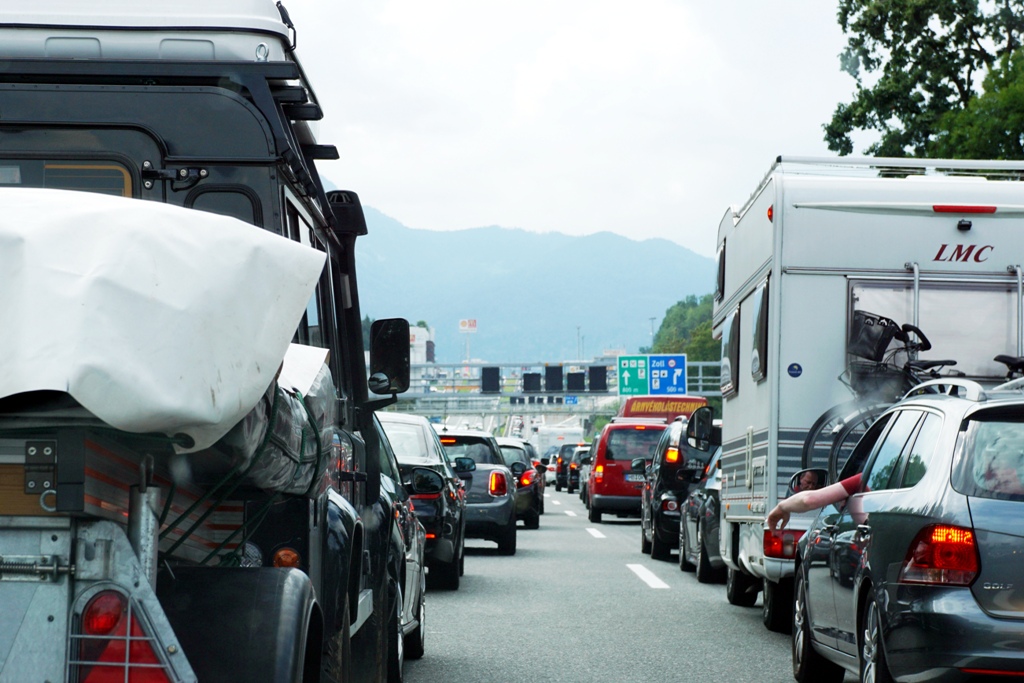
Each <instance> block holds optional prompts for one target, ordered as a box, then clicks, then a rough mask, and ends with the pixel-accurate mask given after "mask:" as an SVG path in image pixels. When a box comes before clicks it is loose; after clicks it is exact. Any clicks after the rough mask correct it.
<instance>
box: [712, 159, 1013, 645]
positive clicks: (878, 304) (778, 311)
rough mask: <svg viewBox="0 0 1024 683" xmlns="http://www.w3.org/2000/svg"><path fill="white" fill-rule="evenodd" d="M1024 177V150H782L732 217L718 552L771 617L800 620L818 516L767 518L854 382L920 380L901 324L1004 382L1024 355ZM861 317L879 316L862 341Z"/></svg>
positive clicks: (930, 352)
mask: <svg viewBox="0 0 1024 683" xmlns="http://www.w3.org/2000/svg"><path fill="white" fill-rule="evenodd" d="M1022 178H1024V163H1019V162H1013V163H1010V162H997V161H978V162H971V161H946V160H920V159H914V160H910V159H880V158H879V159H862V160H853V159H803V158H783V157H780V158H779V159H778V160H777V161H776V163H775V164H774V165H773V166H772V168H771V170H770V171H769V173H768V174H767V176H766V177H765V178H764V180H763V181H762V182H761V184H760V185H759V186H758V188H757V190H756V191H755V192H754V194H753V195H752V196H751V198H750V199H749V200H748V201H747V203H746V204H745V205H744V206H743V207H742V208H741V209H739V210H730V211H729V212H727V213H726V215H725V217H724V218H723V220H722V222H721V225H720V226H719V230H718V278H717V287H716V292H715V309H714V330H715V335H716V337H718V336H720V337H721V339H722V382H721V386H722V393H723V409H722V410H723V415H722V418H723V433H722V443H723V453H722V458H721V464H722V470H723V475H724V476H723V479H722V491H721V501H722V507H721V510H722V513H721V514H722V518H721V522H722V528H721V551H722V555H723V557H724V558H725V559H726V563H727V564H728V567H729V573H728V575H729V579H728V583H727V589H726V591H727V595H728V598H729V601H730V602H732V603H733V604H741V605H742V604H745V605H753V604H754V602H755V600H756V596H757V592H758V591H760V590H764V600H763V602H764V619H765V625H766V626H768V627H769V628H772V629H775V630H788V629H789V628H790V625H791V615H792V581H791V577H792V575H793V564H794V560H793V557H794V553H795V544H796V540H798V538H799V536H800V534H801V533H802V531H801V530H802V529H805V528H806V524H807V521H808V520H807V519H806V517H805V518H804V519H801V517H800V516H794V518H793V519H792V520H791V522H790V525H789V528H788V529H787V530H786V532H785V534H784V535H780V534H778V533H777V532H776V533H775V534H771V533H769V532H767V531H765V527H764V520H765V517H766V515H767V513H768V512H769V511H770V510H771V509H772V507H773V506H774V505H775V504H776V503H777V502H778V500H779V498H780V496H784V495H785V492H786V491H787V487H788V485H789V482H790V479H791V477H792V475H793V474H794V473H795V472H797V471H798V470H800V469H802V468H804V467H810V466H823V465H825V464H826V463H824V462H821V461H820V460H816V459H817V458H818V457H819V456H818V455H816V454H815V453H814V452H813V449H811V450H808V449H806V448H805V442H807V441H808V433H809V431H810V430H811V427H812V425H815V423H816V421H817V420H818V418H819V417H821V416H822V415H823V414H825V413H826V411H827V410H828V408H829V407H830V406H835V405H837V404H842V403H844V402H849V401H850V400H851V399H853V393H852V392H851V387H852V388H853V389H861V388H862V386H858V382H857V379H858V377H859V378H860V379H863V378H864V377H865V376H869V377H874V378H875V379H880V378H881V379H883V380H886V381H888V380H892V379H893V378H895V379H896V380H897V383H896V387H897V389H899V388H900V386H901V385H900V382H901V381H902V380H906V379H908V378H909V379H914V378H915V377H916V376H917V375H914V374H913V373H908V372H907V371H906V369H905V367H909V366H905V365H904V362H905V361H906V360H907V359H906V358H905V357H902V358H901V357H899V356H896V357H894V353H895V352H894V350H893V348H892V347H889V346H887V345H888V344H889V340H890V339H892V338H893V334H894V333H895V336H896V337H902V338H904V339H912V340H915V341H918V340H919V338H916V337H914V336H911V335H907V334H905V332H904V330H905V329H909V330H916V329H919V330H921V331H923V332H924V333H925V334H927V339H928V340H930V342H931V347H930V349H929V348H928V344H927V342H925V343H915V344H914V345H913V346H912V347H911V346H910V345H909V344H905V346H904V348H911V349H912V351H911V353H910V356H911V357H912V358H915V357H916V360H918V361H929V359H930V360H931V361H932V362H930V363H929V362H918V363H917V364H916V365H915V366H914V368H916V370H917V371H920V372H925V371H928V370H929V366H944V368H945V369H944V370H942V371H943V372H947V373H948V372H955V373H956V374H961V375H966V376H969V377H976V378H985V377H992V378H994V377H997V376H998V377H1002V376H1006V375H1007V366H1006V365H1001V364H1000V363H999V362H996V361H994V360H993V359H994V357H995V356H996V355H999V354H1008V355H1011V356H1016V357H1020V356H1022V355H1024V349H1022V342H1024V334H1022V327H1021V325H1022V315H1021V311H1022V290H1024V287H1022V271H1021V263H1024V183H1022V182H1021V179H1022ZM893 321H895V323H894V322H893ZM865 322H867V323H868V324H870V323H876V325H875V327H873V328H872V329H869V330H867V333H866V335H867V336H866V337H864V334H865V328H864V324H865ZM903 323H907V324H910V325H913V326H914V327H912V328H910V327H907V326H905V325H902V326H901V324H903ZM880 331H883V332H887V334H882V335H878V334H873V333H876V332H880ZM865 341H867V342H868V346H871V344H874V345H875V346H876V347H877V348H874V349H873V350H871V349H869V350H867V351H865V349H864V348H863V347H864V342H865ZM894 343H895V342H894ZM918 351H919V353H918ZM939 359H943V360H939ZM944 359H955V361H956V363H955V367H954V364H953V362H952V361H947V360H944ZM930 371H931V372H932V373H936V372H939V370H937V369H936V368H931V370H930ZM851 373H852V374H851ZM883 383H884V382H883ZM911 384H912V382H911ZM861 385H863V382H861ZM902 386H903V387H905V386H907V383H906V382H905V381H904V382H903V384H902ZM896 393H898V391H897V392H892V391H890V392H889V394H888V399H887V400H889V401H892V400H894V398H895V395H896ZM818 424H819V425H820V424H821V422H818ZM812 438H813V435H812ZM835 453H836V451H835V447H833V456H832V457H833V459H835V457H836V455H835ZM826 455H827V452H826ZM841 464H842V463H839V465H841ZM835 471H836V468H835V466H834V463H833V467H832V472H833V476H834V472H835Z"/></svg>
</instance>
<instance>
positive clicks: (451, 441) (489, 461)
mask: <svg viewBox="0 0 1024 683" xmlns="http://www.w3.org/2000/svg"><path fill="white" fill-rule="evenodd" d="M441 445H442V446H444V450H445V452H447V453H448V456H449V457H450V458H452V459H453V460H454V459H455V458H471V459H472V460H473V462H475V463H476V464H477V465H504V464H505V462H504V460H503V459H502V458H501V455H500V454H499V453H496V452H495V451H494V450H493V449H492V448H491V445H490V443H489V441H488V439H487V437H484V436H448V435H446V436H442V437H441Z"/></svg>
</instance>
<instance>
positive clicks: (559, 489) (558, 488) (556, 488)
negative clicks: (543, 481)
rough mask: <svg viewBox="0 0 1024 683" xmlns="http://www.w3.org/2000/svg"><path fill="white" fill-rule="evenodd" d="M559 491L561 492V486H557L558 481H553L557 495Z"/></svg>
mask: <svg viewBox="0 0 1024 683" xmlns="http://www.w3.org/2000/svg"><path fill="white" fill-rule="evenodd" d="M561 490H562V485H561V484H559V483H558V481H555V493H558V492H559V491H561Z"/></svg>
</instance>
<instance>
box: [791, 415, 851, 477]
mask: <svg viewBox="0 0 1024 683" xmlns="http://www.w3.org/2000/svg"><path fill="white" fill-rule="evenodd" d="M859 405H860V402H859V401H856V400H853V401H847V402H845V403H839V404H837V405H834V406H832V407H831V408H829V409H828V410H826V411H825V412H824V413H822V414H821V415H820V416H819V417H818V419H817V420H815V421H814V423H813V424H812V425H811V428H810V430H808V432H807V436H806V437H805V438H804V446H803V450H802V451H801V454H800V468H801V469H805V470H806V469H809V468H812V467H816V468H821V469H826V468H827V467H828V457H829V454H830V453H831V451H832V442H833V439H834V438H835V434H836V430H837V429H838V428H839V426H840V425H841V424H842V422H843V416H845V415H848V414H849V413H850V412H851V411H853V410H856V408H857V407H858V406H859Z"/></svg>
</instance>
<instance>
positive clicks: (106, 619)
mask: <svg viewBox="0 0 1024 683" xmlns="http://www.w3.org/2000/svg"><path fill="white" fill-rule="evenodd" d="M81 628H82V636H84V637H83V638H82V640H81V644H80V645H79V648H78V662H76V666H77V667H80V669H79V671H78V673H79V678H78V679H76V680H81V681H82V683H125V682H127V683H170V678H169V677H168V676H167V673H166V672H165V671H164V668H163V663H162V662H161V661H160V659H159V658H158V657H157V655H156V651H155V650H154V649H153V645H154V640H153V639H152V638H150V637H149V635H148V634H147V633H146V632H145V631H143V629H142V623H141V622H140V621H139V619H138V618H137V616H136V614H135V613H133V612H132V610H131V609H130V607H129V603H128V599H127V598H126V597H125V596H124V595H122V594H121V593H119V592H117V591H112V590H106V591H101V592H100V593H97V594H96V595H95V596H93V598H92V599H91V600H90V601H89V603H88V604H87V605H86V606H85V610H83V612H82V620H81Z"/></svg>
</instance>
